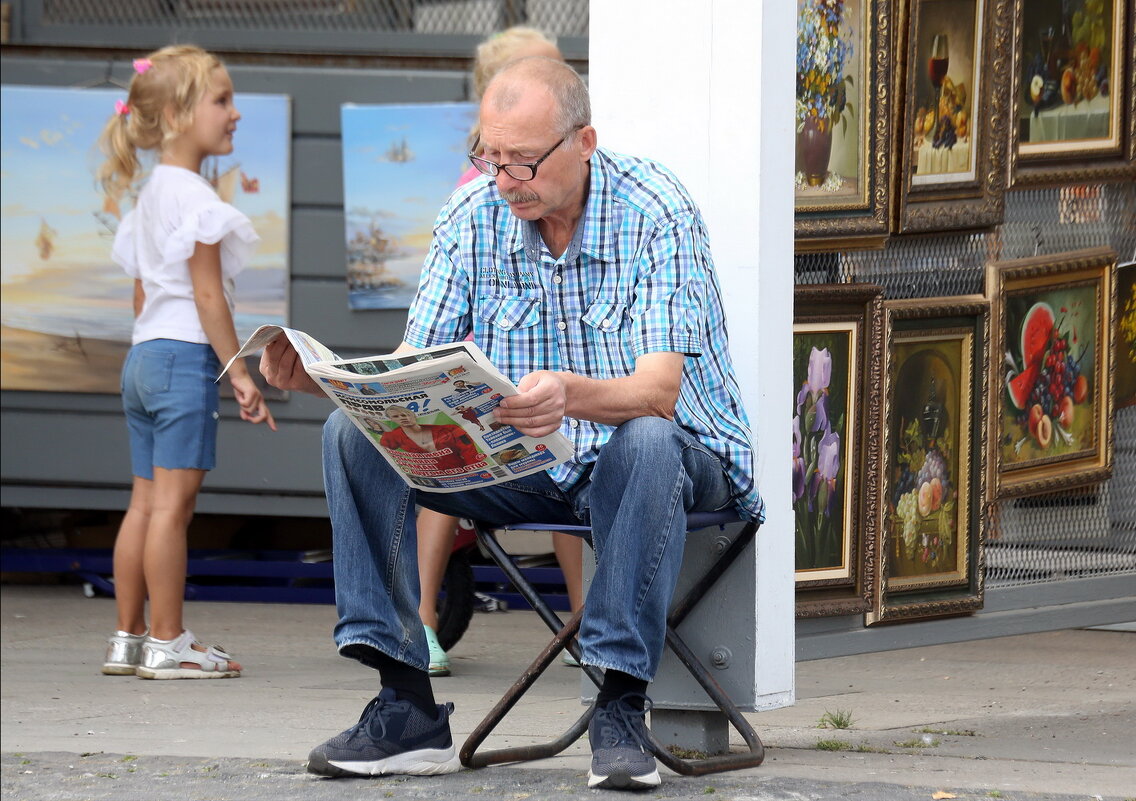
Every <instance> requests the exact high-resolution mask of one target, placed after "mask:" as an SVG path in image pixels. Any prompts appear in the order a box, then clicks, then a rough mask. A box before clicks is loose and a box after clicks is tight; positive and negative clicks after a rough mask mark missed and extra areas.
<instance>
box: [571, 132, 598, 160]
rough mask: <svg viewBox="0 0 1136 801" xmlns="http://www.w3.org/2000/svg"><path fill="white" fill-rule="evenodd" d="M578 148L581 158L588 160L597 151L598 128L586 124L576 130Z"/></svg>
mask: <svg viewBox="0 0 1136 801" xmlns="http://www.w3.org/2000/svg"><path fill="white" fill-rule="evenodd" d="M576 149H577V150H578V151H579V153H580V159H581V160H582V161H587V160H588V159H590V158H591V157H592V154H593V153H595V152H596V129H595V128H593V127H592V126H590V125H585V126H584V127H583V128H581V129H580V130H579V131H577V132H576Z"/></svg>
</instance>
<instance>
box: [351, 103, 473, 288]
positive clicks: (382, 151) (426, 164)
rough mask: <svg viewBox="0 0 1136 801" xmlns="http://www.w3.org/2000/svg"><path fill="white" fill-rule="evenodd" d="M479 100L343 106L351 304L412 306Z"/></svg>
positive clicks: (463, 166) (463, 163)
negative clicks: (436, 224)
mask: <svg viewBox="0 0 1136 801" xmlns="http://www.w3.org/2000/svg"><path fill="white" fill-rule="evenodd" d="M476 117H477V105H476V104H474V103H417V104H407V105H390V104H383V105H366V106H361V105H353V104H348V105H344V106H343V109H342V127H343V194H344V198H343V207H344V210H345V214H344V217H345V220H346V232H345V234H346V240H347V286H348V298H349V301H348V302H349V306H350V308H352V309H405V308H408V307H409V306H410V302H411V300H412V299H413V298H414V294H415V292H416V291H417V289H418V277H419V275H420V273H421V270H422V263H423V261H424V260H425V258H426V253H427V251H428V249H429V247H430V238H431V235H432V232H433V227H434V221H435V219H436V218H437V216H438V212H439V211H440V210H441V208H442V205H443V204H444V203H445V202H446V199H447V198H448V197H449V196H450V193H451V192H453V190H454V188H455V187H456V186H457V184H458V180H459V179H460V178H461V176H462V174H463V173H464V172H465V171H466V170H467V169H469V167H470V163H469V160H468V159H467V158H466V154H467V152H468V150H467V148H468V145H469V142H468V138H469V133H470V129H471V127H472V126H473V124H474V122H475V120H476Z"/></svg>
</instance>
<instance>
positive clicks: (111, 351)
mask: <svg viewBox="0 0 1136 801" xmlns="http://www.w3.org/2000/svg"><path fill="white" fill-rule="evenodd" d="M124 98H125V92H124V91H123V90H121V89H102V88H100V89H79V88H60V87H30V86H4V87H2V88H0V102H2V103H3V108H4V116H3V122H2V127H0V150H2V160H0V191H2V193H3V202H2V206H0V242H2V247H3V252H2V258H0V265H2V279H0V282H2V288H3V293H2V295H0V322H2V324H3V345H2V350H0V380H2V383H3V387H4V389H6V390H8V389H22V390H46V391H50V390H51V389H52V386H53V384H59V383H62V384H63V385H64V386H62V387H61V388H64V389H66V391H68V392H98V393H117V392H118V391H119V377H118V376H119V370H120V368H121V365H122V360H123V358H124V357H125V355H126V351H127V350H128V349H129V347H130V332H131V327H132V324H133V312H132V308H131V298H132V292H133V286H132V281H131V279H130V278H129V277H128V276H127V275H126V273H125V272H123V270H122V268H120V267H119V266H118V265H116V264H114V262H112V261H111V258H110V250H111V243H112V241H113V238H114V232H115V230H116V229H117V227H118V223H119V221H120V220H121V219H122V217H123V216H124V215H125V214H126V213H128V212H129V211H130V208H131V205H132V202H133V197H132V196H131V195H130V194H129V193H127V194H126V195H125V196H123V197H121V198H118V199H117V200H108V199H106V198H105V197H104V196H103V194H102V192H101V191H100V189H99V187H98V186H97V182H96V179H95V171H96V170H97V168H98V166H99V164H100V163H101V161H102V154H101V153H100V151H99V149H98V146H97V141H98V136H99V134H100V132H101V131H102V127H103V125H104V123H105V122H106V120H107V119H108V118H109V116H110V115H111V114H112V113H113V111H114V101H115V100H119V99H124ZM236 104H237V107H238V108H239V109H240V110H241V114H242V119H241V121H240V123H239V125H238V127H237V134H236V138H235V142H236V148H235V150H234V152H233V154H231V155H230V156H225V157H223V158H213V159H207V160H206V162H205V164H204V165H203V166H202V173H203V175H204V176H205V177H206V178H207V179H208V180H209V181H210V182H211V183H213V185H214V186H215V187H216V189H217V191H218V193H219V194H220V196H221V197H222V198H223V199H224V200H226V201H227V202H229V203H232V204H233V205H235V206H236V207H237V208H239V209H240V210H241V211H243V212H244V213H245V214H247V215H248V216H249V218H250V219H251V220H252V224H253V227H255V228H256V231H257V233H258V234H259V235H260V237H261V241H260V245H259V247H258V248H257V251H256V254H255V255H254V257H253V259H252V261H251V262H250V264H249V265H248V266H247V267H246V269H245V270H244V272H243V273H241V274H240V275H239V276H238V278H237V287H236V301H237V303H236V306H237V308H236V324H237V335H238V337H240V338H241V339H243V338H245V337H246V336H248V335H249V334H251V333H252V331H254V330H255V329H256V328H257V327H258V326H260V325H263V324H269V323H271V324H277V325H282V324H285V323H286V322H287V298H288V242H289V237H288V219H289V215H288V209H289V205H290V194H291V193H290V190H289V185H288V183H289V164H290V155H289V148H290V142H291V119H290V107H289V99H288V97H287V96H285V95H250V94H240V93H238V94H237V96H236ZM61 376H65V379H64V380H63V381H62V382H61V380H60V377H61Z"/></svg>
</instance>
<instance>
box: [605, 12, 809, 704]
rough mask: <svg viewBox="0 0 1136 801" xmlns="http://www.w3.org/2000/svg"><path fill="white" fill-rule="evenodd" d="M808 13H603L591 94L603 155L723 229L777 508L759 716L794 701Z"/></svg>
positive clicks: (762, 618) (737, 350)
mask: <svg viewBox="0 0 1136 801" xmlns="http://www.w3.org/2000/svg"><path fill="white" fill-rule="evenodd" d="M795 9H796V4H795V3H791V2H786V0H761V2H754V0H700V2H691V0H598V1H597V2H592V3H591V6H590V14H591V21H590V26H591V27H590V32H589V48H590V52H589V57H588V82H589V85H590V88H591V93H592V113H593V120H594V123H595V126H596V128H597V130H598V132H599V141H600V144H601V145H603V146H606V147H610V148H612V149H614V150H618V151H621V152H625V153H629V154H633V155H638V156H648V157H651V158H655V159H658V160H659V161H661V162H662V163H663V164H665V165H667V166H668V167H669V168H671V169H672V170H673V171H674V172H675V173H676V174H677V175H678V176H679V178H680V179H681V180H682V181H683V183H685V184H686V186H687V187H688V188H689V189H690V191H691V192H692V194H693V195H694V198H695V200H696V201H697V202H698V204H699V206H700V207H701V208H702V212H703V214H704V216H705V217H706V221H707V225H708V227H709V230H710V239H711V244H712V247H713V250H714V258H715V263H716V267H717V270H718V275H719V281H720V282H721V286H722V291H723V295H724V297H725V305H726V314H727V319H728V322H729V327H730V338H731V353H732V356H733V360H734V365H735V367H736V369H737V372H738V379H739V381H740V383H741V388H742V393H743V396H744V399H745V403H746V407H747V410H748V412H749V415H750V420H751V423H752V424H753V437H754V442H755V444H756V446H757V450H758V462H757V480H758V484H759V486H760V488H761V491H762V494H763V495H764V497H765V500H766V504H767V506H768V517H767V521H766V523H765V525H764V526H763V527H762V529H761V530H760V531H759V532H758V547H757V560H756V565H755V567H754V569H755V570H756V578H757V582H756V583H757V593H756V608H755V610H754V615H753V618H752V619H753V620H755V621H756V632H755V642H756V670H755V679H754V682H755V688H754V690H755V698H754V699H753V701H754V704H755V705H756V706H757V707H758V708H772V707H776V706H782V705H785V704H789V703H792V702H793V699H794V694H793V664H794V601H793V517H792V508H791V506H790V502H789V498H790V497H791V496H790V492H791V488H790V471H789V454H790V448H791V446H792V439H791V435H790V427H789V421H790V419H791V417H792V411H791V400H792V398H793V387H792V364H791V362H792V350H791V342H792V323H793V205H792V204H793V176H792V169H793V149H792V144H791V143H792V141H793V128H792V121H793V91H794V89H793V87H794V78H793V76H794V55H793V54H794V42H795V37H796V23H795ZM746 617H747V618H749V615H747V616H746ZM737 700H741V699H737Z"/></svg>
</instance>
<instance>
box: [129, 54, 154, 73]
mask: <svg viewBox="0 0 1136 801" xmlns="http://www.w3.org/2000/svg"><path fill="white" fill-rule="evenodd" d="M152 66H154V62H153V61H151V60H150V59H148V58H136V59H134V71H135V72H137V73H138V74H139V75H145V74H146V70H148V69H150V67H152Z"/></svg>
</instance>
